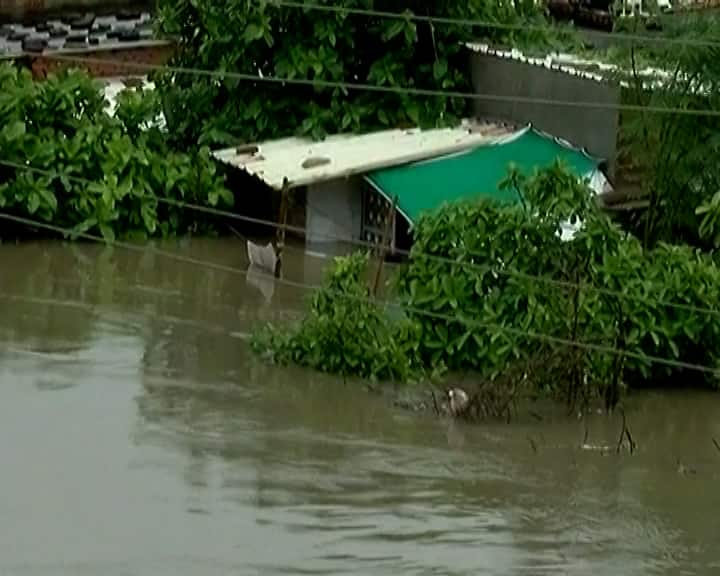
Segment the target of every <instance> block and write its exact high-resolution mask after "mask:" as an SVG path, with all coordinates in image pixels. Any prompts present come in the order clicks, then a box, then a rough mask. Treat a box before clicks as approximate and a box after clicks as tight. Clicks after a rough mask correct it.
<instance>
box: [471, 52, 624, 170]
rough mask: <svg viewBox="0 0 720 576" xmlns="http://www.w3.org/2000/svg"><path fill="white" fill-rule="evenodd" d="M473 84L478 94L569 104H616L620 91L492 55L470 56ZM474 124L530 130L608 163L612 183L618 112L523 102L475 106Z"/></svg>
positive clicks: (478, 101)
mask: <svg viewBox="0 0 720 576" xmlns="http://www.w3.org/2000/svg"><path fill="white" fill-rule="evenodd" d="M470 58H471V73H472V82H473V87H474V89H475V92H476V93H477V94H493V95H502V96H517V97H524V98H542V99H547V100H564V101H572V102H602V103H607V104H610V105H613V106H617V105H618V104H619V103H620V89H619V87H617V86H614V85H612V84H609V83H607V84H606V83H601V82H598V81H595V80H591V79H586V78H579V77H576V76H572V75H570V74H568V73H565V72H561V71H557V70H551V69H548V68H544V67H542V66H538V65H534V64H528V63H525V62H522V61H517V60H511V59H510V58H502V57H499V56H495V55H492V54H483V53H478V52H475V53H472V54H471V57H470ZM474 112H475V115H476V116H477V117H479V118H485V119H491V120H504V121H510V122H514V123H518V124H526V123H528V122H532V124H533V125H534V126H535V127H537V128H539V129H541V130H544V131H546V132H548V133H550V134H552V135H553V136H558V137H560V138H564V139H565V140H567V141H569V142H570V143H572V144H574V145H575V146H578V147H581V148H586V149H587V150H588V152H590V153H591V154H593V155H596V156H600V157H602V158H603V159H605V160H607V162H608V175H609V176H610V177H611V178H612V177H613V175H614V168H615V157H616V153H617V132H618V111H617V110H616V109H615V110H608V109H600V108H583V107H568V106H557V105H555V106H553V105H548V104H534V103H525V102H498V101H491V100H480V99H476V100H475V101H474Z"/></svg>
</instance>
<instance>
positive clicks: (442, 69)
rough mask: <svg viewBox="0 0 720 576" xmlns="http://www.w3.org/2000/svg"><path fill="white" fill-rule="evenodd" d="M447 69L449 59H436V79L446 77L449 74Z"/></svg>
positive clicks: (434, 72) (434, 66)
mask: <svg viewBox="0 0 720 576" xmlns="http://www.w3.org/2000/svg"><path fill="white" fill-rule="evenodd" d="M447 69H448V64H447V60H445V59H442V58H440V59H437V60H435V62H434V64H433V77H434V78H435V80H440V79H441V78H444V77H445V75H446V74H447Z"/></svg>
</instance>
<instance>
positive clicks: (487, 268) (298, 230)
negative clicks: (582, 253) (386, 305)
mask: <svg viewBox="0 0 720 576" xmlns="http://www.w3.org/2000/svg"><path fill="white" fill-rule="evenodd" d="M0 165H4V166H8V167H11V168H15V169H19V170H27V171H29V172H35V173H38V174H42V175H45V176H50V177H53V178H59V177H60V176H61V174H60V173H58V172H53V171H50V170H44V169H42V168H36V167H33V166H29V165H26V164H21V163H17V162H12V161H9V160H0ZM62 176H64V177H65V178H67V179H68V180H72V181H75V182H78V183H80V184H84V185H90V184H93V182H92V181H91V180H88V179H87V178H82V177H80V176H74V175H62ZM155 200H157V201H158V202H159V203H163V204H168V205H170V206H175V207H177V208H182V209H184V210H193V211H196V212H202V213H205V214H211V215H213V216H219V217H223V218H229V219H233V220H238V221H241V222H246V223H249V224H256V225H260V226H267V227H268V228H272V229H275V230H284V231H285V232H292V233H295V234H301V235H303V236H305V237H307V232H308V231H307V229H306V228H303V227H301V226H293V225H289V224H282V223H279V222H275V221H272V220H266V219H263V218H255V217H252V216H245V215H242V214H238V213H236V212H231V211H228V210H222V209H219V208H213V207H209V206H201V205H199V204H194V203H190V202H184V201H181V200H174V199H172V198H162V197H157V196H156V197H155ZM316 236H318V237H321V238H324V239H326V240H331V241H337V242H344V243H346V244H349V245H351V246H357V247H360V248H366V249H369V250H374V249H376V248H377V244H376V243H373V242H368V241H365V240H359V239H351V240H348V239H345V238H342V237H340V236H338V235H334V234H328V233H319V234H317V235H316ZM394 253H395V254H398V255H400V256H405V257H408V258H427V259H429V260H431V261H434V262H439V263H442V264H447V265H450V266H457V267H460V268H462V269H467V270H477V271H480V272H492V273H495V274H498V275H500V276H506V277H509V278H511V279H519V280H524V281H531V282H540V283H543V284H547V285H549V286H555V287H558V288H563V289H567V290H580V291H582V290H589V291H591V292H595V293H597V294H602V295H604V296H609V297H612V298H618V299H622V300H629V301H634V300H639V299H642V301H643V302H645V303H648V304H652V305H655V306H663V307H667V308H671V309H676V310H684V311H686V312H692V313H695V314H704V315H707V316H713V317H718V318H720V310H713V309H712V308H705V307H701V306H694V305H692V304H685V303H683V302H673V301H671V300H663V299H655V298H650V297H638V296H634V295H632V294H628V293H626V292H622V291H620V290H612V289H610V288H603V287H602V286H595V285H593V284H587V283H577V282H572V281H569V280H558V279H556V278H551V277H548V276H538V275H534V274H527V273H525V272H521V271H519V270H502V269H497V268H496V267H494V266H491V265H489V264H476V263H474V262H458V261H457V260H454V259H452V258H448V257H445V256H438V255H435V254H427V253H424V252H417V251H416V252H413V251H412V250H403V249H399V248H396V249H394ZM468 255H469V256H470V257H472V256H479V255H478V254H473V253H472V252H470V253H469V254H468Z"/></svg>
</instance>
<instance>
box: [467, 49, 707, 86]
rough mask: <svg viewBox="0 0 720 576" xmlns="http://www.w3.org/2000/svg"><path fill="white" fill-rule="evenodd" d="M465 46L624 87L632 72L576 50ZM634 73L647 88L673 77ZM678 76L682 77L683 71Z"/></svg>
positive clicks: (656, 70)
mask: <svg viewBox="0 0 720 576" xmlns="http://www.w3.org/2000/svg"><path fill="white" fill-rule="evenodd" d="M465 46H466V47H467V48H469V49H470V50H472V51H473V52H477V53H479V54H488V55H491V56H495V57H497V58H506V59H508V60H514V61H516V62H524V63H525V64H530V65H532V66H541V67H543V68H547V69H548V70H554V71H556V72H561V73H563V74H567V75H569V76H576V77H578V78H583V79H585V80H592V81H594V82H598V83H616V84H619V85H620V86H624V87H627V86H629V84H628V82H627V81H625V80H621V78H623V77H626V76H629V75H630V74H631V71H630V70H627V69H625V68H623V67H621V66H617V65H616V64H612V63H610V62H605V61H603V60H600V59H590V58H583V57H581V56H578V55H576V54H568V53H562V52H553V53H548V54H545V55H543V56H541V57H537V56H536V57H533V56H528V55H526V54H524V53H523V52H521V51H520V50H518V49H516V48H513V49H511V50H502V49H499V48H493V47H491V46H489V45H487V44H479V43H468V44H466V45H465ZM637 75H638V76H639V77H640V78H642V79H643V85H644V86H646V87H647V88H662V87H663V86H664V85H666V83H667V82H669V81H671V80H672V77H673V74H672V73H671V72H669V71H667V70H663V69H662V68H654V67H651V66H646V67H645V68H641V69H639V70H638V71H637ZM680 78H682V75H681V76H680ZM699 90H700V87H698V91H699Z"/></svg>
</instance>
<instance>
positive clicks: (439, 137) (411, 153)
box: [213, 120, 514, 189]
mask: <svg viewBox="0 0 720 576" xmlns="http://www.w3.org/2000/svg"><path fill="white" fill-rule="evenodd" d="M513 133H514V129H512V128H509V127H507V126H505V125H502V124H494V123H478V122H474V121H471V120H465V121H463V122H462V123H461V124H460V125H459V126H457V127H454V128H437V129H431V130H421V129H419V128H412V129H397V130H383V131H380V132H373V133H369V134H339V135H333V136H328V137H327V138H326V139H325V140H322V141H320V142H314V141H312V140H309V139H305V138H284V139H281V140H274V141H270V142H263V143H259V144H251V145H245V146H240V147H237V148H227V149H224V150H218V151H216V152H213V154H214V156H215V157H216V158H217V159H218V160H219V161H221V162H224V163H226V164H229V165H231V166H234V167H236V168H240V169H241V170H244V171H245V172H247V173H249V174H251V175H252V176H255V177H257V178H259V179H261V180H263V181H264V182H265V183H266V184H267V185H269V186H271V187H273V188H276V189H281V188H282V187H283V182H284V181H285V180H286V179H287V185H288V187H289V188H295V187H298V186H305V185H308V184H312V183H317V182H323V181H328V180H334V179H336V178H343V177H348V176H352V175H356V174H363V173H366V172H370V171H371V170H377V169H379V168H387V167H390V166H397V165H400V164H407V163H409V162H416V161H419V160H425V159H428V158H433V157H438V156H443V155H447V154H453V153H456V152H461V151H463V150H467V149H469V148H472V147H475V146H478V145H482V144H489V143H491V142H496V141H499V140H502V139H504V138H507V137H509V136H511V135H512V134H513Z"/></svg>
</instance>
